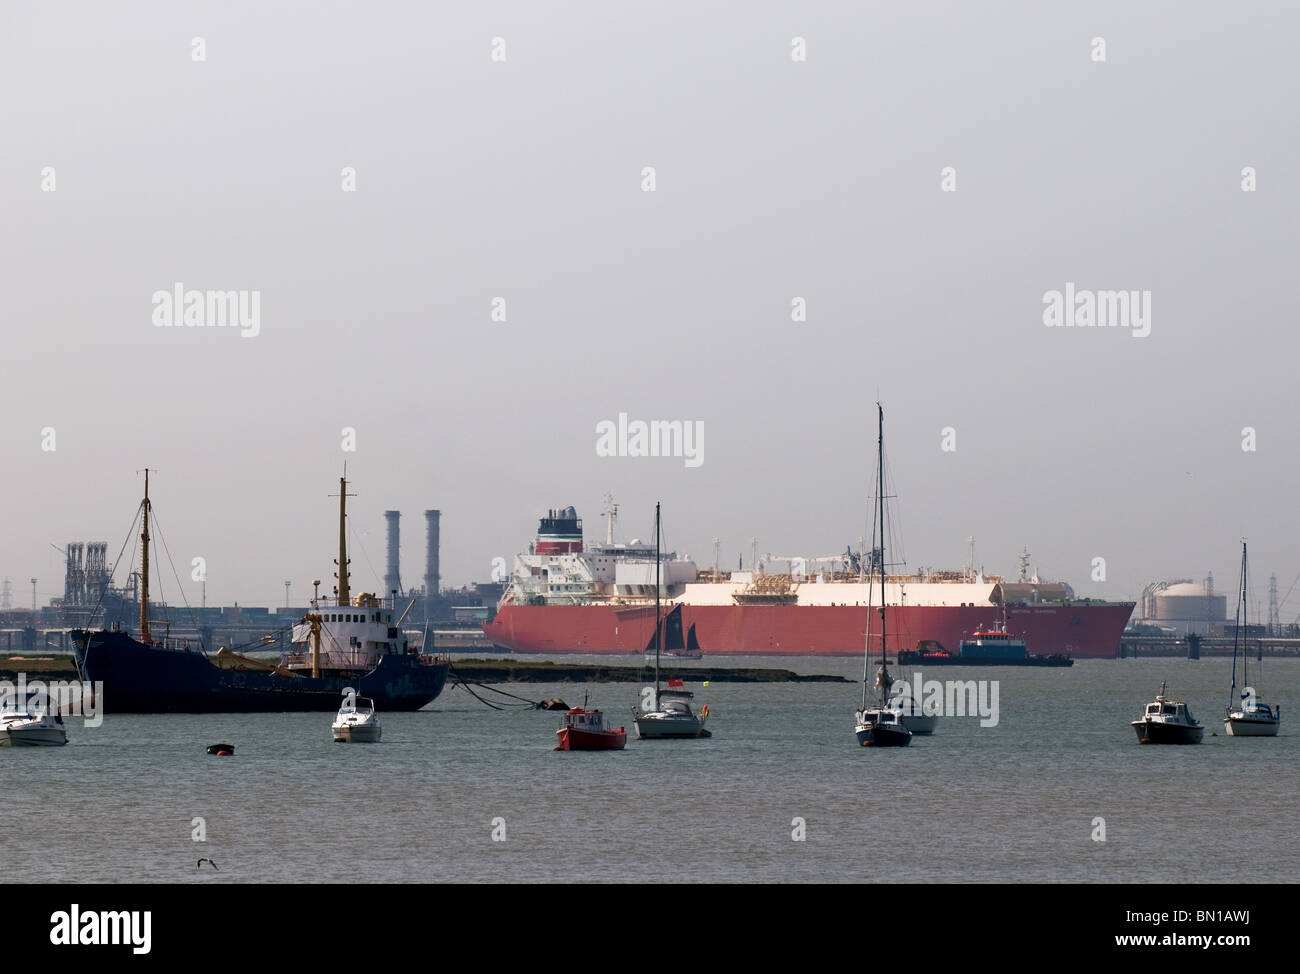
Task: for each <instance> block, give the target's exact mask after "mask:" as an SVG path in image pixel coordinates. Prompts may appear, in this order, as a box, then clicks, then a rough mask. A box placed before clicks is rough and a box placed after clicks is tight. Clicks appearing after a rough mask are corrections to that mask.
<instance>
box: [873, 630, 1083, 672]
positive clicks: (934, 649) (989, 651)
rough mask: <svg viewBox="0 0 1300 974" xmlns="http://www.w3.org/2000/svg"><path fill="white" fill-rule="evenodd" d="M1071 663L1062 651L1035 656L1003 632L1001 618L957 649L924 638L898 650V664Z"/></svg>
mask: <svg viewBox="0 0 1300 974" xmlns="http://www.w3.org/2000/svg"><path fill="white" fill-rule="evenodd" d="M926 663H928V664H931V665H933V666H1073V665H1074V660H1073V659H1072V658H1071V657H1070V656H1069V655H1068V654H1066V653H1053V654H1052V655H1050V656H1035V655H1034V654H1033V653H1031V652H1029V645H1028V644H1027V643H1026V642H1025V641H1024V640H1023V639H1019V638H1016V637H1014V636H1012V635H1011V634H1010V633H1008V632H1007V626H1006V622H1005V620H1004V621H1003V622H1002V623H1001V624H1000V625H998V626H996V627H994V628H992V629H983V630H980V631H978V632H973V633H971V634H970V635H969V636H967V637H965V638H964V639H962V640H961V642H960V643H958V644H957V652H956V653H950V652H948V651H947V650H946V649H944V648H943V647H942V646H940V645H939V644H938V643H936V642H934V641H933V640H925V641H923V642H922V643H920V644H919V645H918V646H917V648H916V649H904V650H900V651H899V653H898V665H899V666H919V665H922V664H926Z"/></svg>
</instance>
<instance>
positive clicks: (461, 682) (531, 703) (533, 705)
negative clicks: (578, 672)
mask: <svg viewBox="0 0 1300 974" xmlns="http://www.w3.org/2000/svg"><path fill="white" fill-rule="evenodd" d="M447 669H448V671H449V672H450V673H451V675H452V676H454V677H455V678H456V686H458V687H461V688H463V689H464V690H465V691H466V692H467V693H469V694H470V696H472V697H474V699H476V700H478V701H479V702H481V703H484V704H487V706H489V707H492V708H493V709H494V710H505V709H507V708H506V706H504V705H497V704H493V703H491V702H489V701H487V700H484V699H483V698H482V697H480V696H479V695H478V694H477V693H475V692H474V691H473V690H470V689H469V688H470V686H476V687H478V688H479V689H480V690H486V691H488V692H490V693H499V694H501V696H503V697H510V698H512V699H514V700H519V701H521V703H520V704H517V705H516V708H517V709H520V710H522V709H523V708H524V706H527V707H528V708H530V709H532V710H541V709H542V704H541V703H539V702H538V701H536V700H528V699H527V698H525V697H521V696H518V695H517V694H513V693H507V692H506V691H505V690H498V689H497V688H496V687H490V686H487V685H485V684H482V683H473V684H471V683H469V682H468V681H466V680H465V678H464V677H463V676H461V675H460V674H459V673H457V672H456V667H455V666H453V665H452V664H451V663H448V664H447Z"/></svg>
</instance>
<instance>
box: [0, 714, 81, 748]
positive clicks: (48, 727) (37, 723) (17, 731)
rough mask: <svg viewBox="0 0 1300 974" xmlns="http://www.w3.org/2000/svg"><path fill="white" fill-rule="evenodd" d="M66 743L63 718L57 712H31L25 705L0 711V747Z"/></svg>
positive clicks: (48, 745) (56, 745) (52, 745)
mask: <svg viewBox="0 0 1300 974" xmlns="http://www.w3.org/2000/svg"><path fill="white" fill-rule="evenodd" d="M67 743H68V732H67V730H66V729H64V726H63V718H62V717H60V716H59V715H58V714H57V713H54V714H47V713H39V714H38V713H33V712H32V711H31V710H30V709H29V708H27V707H17V708H13V709H7V710H5V711H4V712H3V713H0V747H58V746H59V745H61V744H67Z"/></svg>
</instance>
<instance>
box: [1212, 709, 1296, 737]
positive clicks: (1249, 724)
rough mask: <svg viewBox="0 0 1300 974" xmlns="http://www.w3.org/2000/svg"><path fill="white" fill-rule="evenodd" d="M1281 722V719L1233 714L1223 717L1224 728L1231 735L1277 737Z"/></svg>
mask: <svg viewBox="0 0 1300 974" xmlns="http://www.w3.org/2000/svg"><path fill="white" fill-rule="evenodd" d="M1281 723H1282V721H1281V719H1269V718H1260V717H1249V716H1244V715H1238V714H1231V715H1229V716H1227V717H1224V718H1223V729H1224V730H1225V731H1227V733H1228V736H1229V737H1277V731H1278V727H1279V726H1280V725H1281Z"/></svg>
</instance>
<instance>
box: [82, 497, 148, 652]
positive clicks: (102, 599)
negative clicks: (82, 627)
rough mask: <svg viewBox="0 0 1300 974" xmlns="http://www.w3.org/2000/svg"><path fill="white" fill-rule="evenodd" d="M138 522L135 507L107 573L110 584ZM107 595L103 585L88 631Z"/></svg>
mask: <svg viewBox="0 0 1300 974" xmlns="http://www.w3.org/2000/svg"><path fill="white" fill-rule="evenodd" d="M143 506H144V505H143V504H142V505H141V507H143ZM138 520H140V508H139V507H137V508H136V510H135V517H133V518H132V519H131V528H130V530H128V531H127V533H126V537H125V538H123V539H122V547H121V548H120V549H119V550H118V552H117V560H116V561H114V562H113V568H112V570H111V571H109V573H108V580H109V582H110V583H111V582H112V581H113V575H114V574H116V572H117V566H118V565H120V564H121V563H122V553H123V552H125V551H126V543H127V542H128V541H130V540H131V538H132V537H134V535H135V524H136V522H137V521H138ZM131 559H132V561H134V560H135V549H134V548H132V549H131ZM107 594H108V585H105V586H104V587H103V589H101V590H100V593H99V601H98V602H96V603H95V608H94V609H92V610H91V612H90V617H89V618H88V619H87V620H86V628H87V629H89V628H90V626H91V624H92V623H93V622H94V621H95V616H96V615H98V614H99V609H100V606H102V605H103V604H104V596H106V595H107Z"/></svg>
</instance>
